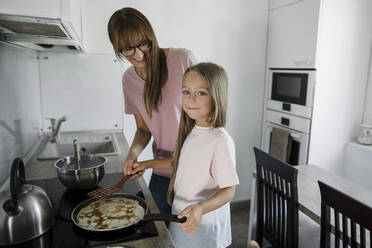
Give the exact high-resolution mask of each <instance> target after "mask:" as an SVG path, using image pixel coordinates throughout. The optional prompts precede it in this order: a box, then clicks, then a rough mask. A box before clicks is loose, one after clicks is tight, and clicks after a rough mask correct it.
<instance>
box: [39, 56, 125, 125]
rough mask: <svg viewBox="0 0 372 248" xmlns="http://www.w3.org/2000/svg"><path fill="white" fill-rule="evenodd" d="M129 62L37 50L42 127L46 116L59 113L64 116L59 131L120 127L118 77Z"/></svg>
mask: <svg viewBox="0 0 372 248" xmlns="http://www.w3.org/2000/svg"><path fill="white" fill-rule="evenodd" d="M128 65H129V63H119V62H118V61H117V60H116V57H115V56H114V55H110V54H88V53H80V54H79V53H45V52H43V53H40V84H41V96H42V106H43V108H42V117H43V120H42V121H43V128H44V130H45V131H49V129H48V128H49V126H50V121H49V120H47V119H46V118H50V117H52V118H60V117H61V116H66V117H67V121H66V122H63V124H62V128H61V132H65V131H80V130H98V129H105V130H107V129H122V128H123V112H124V107H123V93H122V86H121V78H122V74H123V71H124V69H125V68H126V67H127V66H128ZM56 68H58V70H57V69H56Z"/></svg>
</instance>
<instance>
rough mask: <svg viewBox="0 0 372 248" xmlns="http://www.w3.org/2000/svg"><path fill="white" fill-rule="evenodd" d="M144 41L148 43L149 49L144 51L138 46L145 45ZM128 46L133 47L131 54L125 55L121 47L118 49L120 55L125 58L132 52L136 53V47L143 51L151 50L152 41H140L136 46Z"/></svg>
mask: <svg viewBox="0 0 372 248" xmlns="http://www.w3.org/2000/svg"><path fill="white" fill-rule="evenodd" d="M146 43H147V44H148V45H149V49H148V50H146V51H143V50H142V49H141V48H140V46H143V45H145V44H146ZM128 48H130V49H133V54H131V55H125V52H124V51H123V49H120V54H122V55H123V56H124V57H126V58H130V57H132V56H133V55H134V54H136V48H138V50H140V51H141V52H143V53H145V52H147V51H149V50H151V48H152V41H142V42H141V43H139V44H138V45H137V46H130V47H128Z"/></svg>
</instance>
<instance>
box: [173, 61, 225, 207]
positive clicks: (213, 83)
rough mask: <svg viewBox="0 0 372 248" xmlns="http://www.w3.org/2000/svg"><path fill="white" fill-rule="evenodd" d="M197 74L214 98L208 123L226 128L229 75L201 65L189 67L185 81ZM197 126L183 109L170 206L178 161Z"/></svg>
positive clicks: (218, 67) (209, 64)
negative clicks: (189, 76) (184, 144)
mask: <svg viewBox="0 0 372 248" xmlns="http://www.w3.org/2000/svg"><path fill="white" fill-rule="evenodd" d="M191 72H193V73H197V74H198V75H199V76H201V77H202V78H204V80H205V81H206V82H207V84H208V88H209V92H210V93H211V97H212V110H211V112H210V113H209V116H208V123H209V124H210V126H211V127H214V128H218V127H224V126H225V124H226V109H227V93H228V92H227V83H228V79H227V75H226V72H225V70H224V69H223V68H222V67H221V66H219V65H216V64H213V63H199V64H197V65H194V66H192V67H189V68H188V69H187V70H186V71H185V73H184V74H183V79H182V80H185V78H186V76H187V74H188V73H191ZM194 126H195V120H193V119H191V118H190V117H189V116H188V115H187V114H186V112H185V111H184V110H183V109H182V111H181V120H180V126H179V130H178V138H177V145H176V150H175V151H174V155H173V160H172V167H173V170H172V176H171V179H170V182H169V187H168V195H167V200H168V203H169V204H172V203H173V200H174V190H173V188H174V182H175V180H176V173H177V169H178V161H179V158H180V155H181V148H182V146H183V143H184V142H185V140H186V138H187V136H188V135H189V133H190V132H191V130H192V129H193V127H194Z"/></svg>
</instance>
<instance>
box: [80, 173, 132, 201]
mask: <svg viewBox="0 0 372 248" xmlns="http://www.w3.org/2000/svg"><path fill="white" fill-rule="evenodd" d="M129 178H130V175H126V176H124V177H123V178H122V179H121V180H120V181H119V182H118V183H117V184H115V185H114V186H109V187H104V188H99V189H95V190H93V191H91V192H89V193H88V194H87V195H88V196H89V197H91V198H94V199H97V200H100V199H103V198H106V197H108V196H110V195H111V194H113V193H116V192H118V191H120V189H121V186H122V185H123V184H124V183H125V181H127V180H128V179H129Z"/></svg>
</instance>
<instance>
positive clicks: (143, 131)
mask: <svg viewBox="0 0 372 248" xmlns="http://www.w3.org/2000/svg"><path fill="white" fill-rule="evenodd" d="M134 118H135V120H136V125H137V131H136V134H135V135H134V139H133V142H132V145H131V146H130V148H129V151H128V155H127V158H126V159H125V162H124V164H123V172H124V174H125V175H131V174H132V166H133V163H135V162H136V161H137V158H138V156H139V155H140V154H141V152H142V151H143V149H145V147H146V146H147V144H148V143H149V141H150V139H151V136H152V135H151V132H150V130H149V128H148V127H147V125H146V123H145V121H144V120H143V118H142V116H141V115H138V114H135V115H134ZM142 174H143V173H142ZM142 174H141V173H138V174H136V175H133V176H131V179H134V178H137V177H140V176H142Z"/></svg>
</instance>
